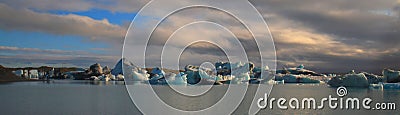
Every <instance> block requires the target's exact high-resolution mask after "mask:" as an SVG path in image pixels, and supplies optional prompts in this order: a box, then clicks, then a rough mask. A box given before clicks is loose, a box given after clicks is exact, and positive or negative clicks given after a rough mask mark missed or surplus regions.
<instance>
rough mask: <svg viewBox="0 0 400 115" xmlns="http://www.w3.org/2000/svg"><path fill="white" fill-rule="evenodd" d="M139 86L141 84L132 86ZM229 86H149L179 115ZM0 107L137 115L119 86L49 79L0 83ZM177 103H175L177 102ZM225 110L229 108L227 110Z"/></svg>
mask: <svg viewBox="0 0 400 115" xmlns="http://www.w3.org/2000/svg"><path fill="white" fill-rule="evenodd" d="M132 85H135V87H136V86H137V87H142V85H143V84H132ZM255 86H256V85H250V87H249V90H248V92H247V94H246V96H245V97H246V98H245V99H244V100H243V102H242V104H241V105H240V106H239V108H238V109H237V110H236V111H235V112H234V114H247V112H248V111H247V110H248V108H249V104H250V102H251V100H252V99H253V96H252V95H254V92H255ZM227 87H228V85H214V86H213V89H212V90H210V91H209V92H207V94H205V95H204V96H200V97H197V98H189V99H180V100H179V99H178V98H177V97H178V96H177V95H176V94H173V93H170V92H171V91H172V90H171V89H170V87H168V86H166V85H154V86H153V88H154V90H155V91H157V92H158V94H163V95H160V98H161V99H162V100H164V102H166V103H168V104H169V105H171V106H173V107H175V108H178V109H182V110H189V111H190V110H192V111H193V110H199V109H202V108H206V107H208V106H210V105H213V104H214V103H215V102H217V101H218V100H219V99H220V98H221V97H222V96H223V94H224V92H225V91H226V88H227ZM0 91H1V92H2V93H0V98H1V102H0V107H1V108H2V109H1V110H2V112H1V113H2V114H3V115H12V114H42V115H51V114H121V115H124V114H140V113H141V112H140V111H139V110H138V109H137V108H136V107H135V104H134V103H133V102H132V101H131V99H130V97H129V94H128V92H127V90H126V87H125V84H124V82H123V81H108V82H105V81H84V80H82V81H81V80H52V81H50V82H42V81H39V82H13V83H3V84H0ZM207 95H211V96H207ZM329 95H332V96H337V94H336V88H332V87H329V86H328V85H326V84H277V85H274V88H273V90H272V93H271V95H270V97H275V98H281V97H283V98H287V99H290V98H292V97H294V98H307V97H314V98H316V99H320V98H324V97H327V96H329ZM347 96H349V97H358V98H364V97H369V98H371V99H373V100H374V102H394V103H396V104H399V103H400V90H382V89H369V88H348V95H347ZM176 100H179V101H176ZM227 106H228V105H227ZM399 112H400V110H399V109H397V110H381V111H380V110H363V109H361V110H345V109H344V110H341V109H336V110H333V109H330V108H325V109H322V110H310V109H304V110H303V109H299V110H292V109H288V110H281V109H277V108H274V109H268V108H267V109H264V110H261V111H260V112H259V113H258V114H290V115H291V114H398V113H399Z"/></svg>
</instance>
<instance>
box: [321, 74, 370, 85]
mask: <svg viewBox="0 0 400 115" xmlns="http://www.w3.org/2000/svg"><path fill="white" fill-rule="evenodd" d="M328 84H329V85H330V86H332V87H340V86H345V87H369V83H368V79H367V77H366V76H365V75H364V74H363V73H359V74H356V73H349V74H346V75H343V76H336V77H333V78H332V79H331V80H329V81H328Z"/></svg>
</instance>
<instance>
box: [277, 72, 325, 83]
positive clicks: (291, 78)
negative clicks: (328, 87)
mask: <svg viewBox="0 0 400 115" xmlns="http://www.w3.org/2000/svg"><path fill="white" fill-rule="evenodd" d="M275 81H284V83H320V82H321V81H319V80H316V79H312V78H311V76H307V75H293V74H277V75H276V76H275Z"/></svg>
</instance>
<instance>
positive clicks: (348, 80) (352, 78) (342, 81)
mask: <svg viewBox="0 0 400 115" xmlns="http://www.w3.org/2000/svg"><path fill="white" fill-rule="evenodd" d="M285 82H286V81H285ZM328 84H329V85H330V86H332V87H339V86H345V87H369V83H368V79H367V77H366V76H365V75H364V74H363V73H359V74H356V73H349V74H346V75H343V76H336V77H333V78H332V79H331V80H329V81H328Z"/></svg>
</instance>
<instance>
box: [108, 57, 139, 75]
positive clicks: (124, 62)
mask: <svg viewBox="0 0 400 115" xmlns="http://www.w3.org/2000/svg"><path fill="white" fill-rule="evenodd" d="M123 67H136V66H135V65H134V64H133V63H132V62H130V61H128V60H126V59H125V58H122V59H120V60H119V61H118V63H117V64H115V67H114V69H112V70H111V74H113V75H115V76H117V75H118V74H121V75H123V74H124V73H123V70H124V68H123Z"/></svg>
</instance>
